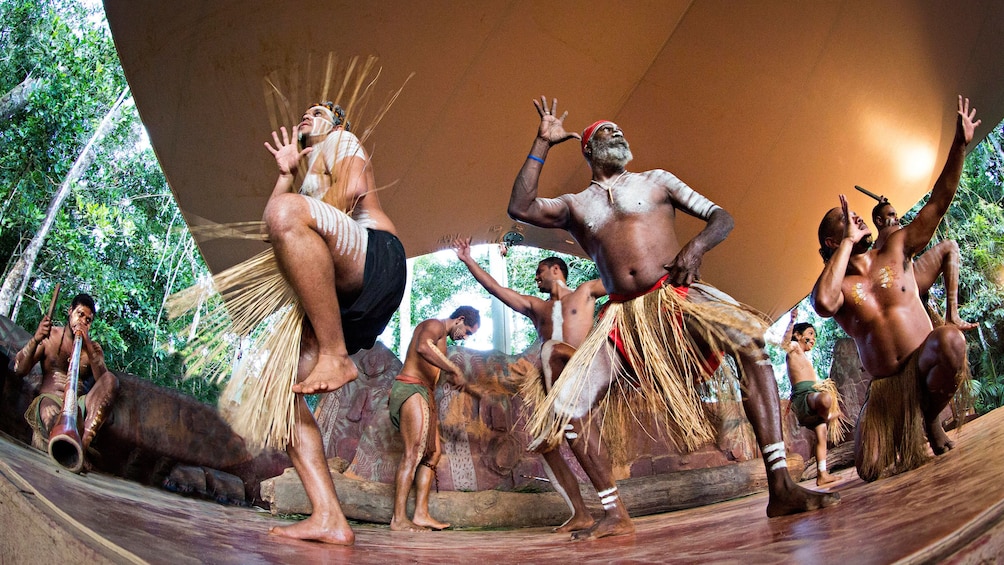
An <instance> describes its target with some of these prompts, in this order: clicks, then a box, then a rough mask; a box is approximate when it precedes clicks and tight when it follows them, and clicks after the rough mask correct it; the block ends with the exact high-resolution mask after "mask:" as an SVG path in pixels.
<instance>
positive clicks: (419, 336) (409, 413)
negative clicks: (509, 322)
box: [387, 306, 481, 532]
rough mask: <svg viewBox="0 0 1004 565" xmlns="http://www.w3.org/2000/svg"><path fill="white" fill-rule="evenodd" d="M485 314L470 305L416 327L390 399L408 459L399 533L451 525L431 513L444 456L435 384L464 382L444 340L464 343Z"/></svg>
mask: <svg viewBox="0 0 1004 565" xmlns="http://www.w3.org/2000/svg"><path fill="white" fill-rule="evenodd" d="M480 326H481V315H480V314H479V313H478V311H477V310H475V309H474V308H472V307H470V306H461V307H460V308H457V309H456V310H455V311H454V312H453V314H450V317H449V318H448V319H446V320H439V319H430V320H425V321H424V322H422V323H421V324H419V325H418V326H416V327H415V333H414V335H413V336H412V338H411V344H410V345H409V346H408V353H407V354H406V355H405V358H404V366H403V367H401V374H400V375H398V376H397V377H396V378H395V379H394V385H393V386H392V387H391V391H390V395H389V397H388V399H387V400H388V402H387V403H388V407H389V409H390V422H391V424H393V425H394V427H395V428H396V429H397V430H398V431H400V432H401V439H402V440H404V454H403V455H402V456H401V462H400V464H398V467H397V475H396V477H395V482H394V484H395V490H394V515H393V516H392V517H391V520H390V529H391V530H394V531H397V532H401V531H406V532H417V531H427V530H430V529H433V530H442V529H443V528H449V527H450V525H449V524H447V523H445V522H440V521H439V520H436V519H435V518H433V517H432V516H431V515H430V514H429V492H430V491H431V489H432V480H433V478H435V475H436V465H437V464H438V463H439V457H440V455H442V449H441V447H440V441H439V416H438V412H437V410H436V383H437V382H439V375H440V372H442V371H447V372H449V373H452V374H453V375H454V378H455V379H456V382H458V383H460V384H461V385H463V384H464V383H466V379H465V378H464V375H463V373H462V372H461V370H460V367H457V365H456V363H454V362H453V361H450V359H449V358H448V357H447V356H446V338H447V337H449V338H450V339H452V340H453V341H460V340H462V339H466V338H468V337H470V336H471V335H473V334H474V332H476V331H478V328H479V327H480ZM412 484H414V485H415V515H414V516H413V517H412V519H411V520H409V519H408V494H409V493H410V492H411V485H412Z"/></svg>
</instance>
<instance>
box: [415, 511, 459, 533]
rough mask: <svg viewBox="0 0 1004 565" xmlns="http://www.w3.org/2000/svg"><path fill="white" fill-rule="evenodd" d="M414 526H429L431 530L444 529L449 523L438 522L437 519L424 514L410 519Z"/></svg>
mask: <svg viewBox="0 0 1004 565" xmlns="http://www.w3.org/2000/svg"><path fill="white" fill-rule="evenodd" d="M411 521H412V522H413V523H414V524H415V525H416V526H421V527H423V528H430V529H433V530H445V529H446V528H449V527H450V525H449V524H447V523H446V522H440V521H439V520H437V519H435V518H433V517H432V516H429V515H428V514H426V515H425V516H415V517H414V518H412V520H411Z"/></svg>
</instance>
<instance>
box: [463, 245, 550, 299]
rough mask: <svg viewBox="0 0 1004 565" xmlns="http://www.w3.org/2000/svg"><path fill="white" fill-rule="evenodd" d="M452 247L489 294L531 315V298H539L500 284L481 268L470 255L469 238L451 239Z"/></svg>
mask: <svg viewBox="0 0 1004 565" xmlns="http://www.w3.org/2000/svg"><path fill="white" fill-rule="evenodd" d="M453 249H454V250H455V251H456V252H457V259H460V262H461V263H463V264H464V265H466V266H467V270H468V271H470V272H471V274H472V275H474V279H475V280H477V281H478V284H480V285H481V286H483V287H484V289H485V290H487V291H488V293H489V294H491V295H492V296H494V297H495V298H498V299H499V300H501V301H502V303H503V304H505V305H506V306H508V307H510V308H512V309H513V310H515V311H517V312H519V313H520V314H523V315H524V316H528V317H532V316H533V300H539V299H535V298H534V297H532V296H526V295H525V294H520V293H518V292H516V291H515V290H513V289H511V288H506V287H504V286H502V285H500V284H499V283H498V281H497V280H495V279H494V278H493V277H492V276H491V275H489V274H488V273H487V272H486V271H485V270H484V269H482V268H481V266H480V265H478V262H477V261H475V260H474V258H472V257H471V238H469V237H468V238H466V239H455V240H453Z"/></svg>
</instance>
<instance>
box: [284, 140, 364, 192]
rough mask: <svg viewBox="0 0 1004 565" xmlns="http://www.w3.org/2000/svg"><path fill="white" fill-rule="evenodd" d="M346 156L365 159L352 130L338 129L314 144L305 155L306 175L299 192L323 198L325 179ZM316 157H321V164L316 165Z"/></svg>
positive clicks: (326, 188) (328, 184) (326, 183)
mask: <svg viewBox="0 0 1004 565" xmlns="http://www.w3.org/2000/svg"><path fill="white" fill-rule="evenodd" d="M315 126H316V123H315ZM346 157H361V158H363V159H366V151H365V150H364V149H363V146H362V145H361V144H360V143H359V138H358V137H356V136H355V134H353V133H352V132H349V131H345V130H338V131H336V132H335V133H332V134H330V135H328V137H327V138H325V140H324V141H322V142H321V143H319V144H317V145H315V146H314V150H313V151H311V152H310V155H308V156H307V175H306V176H305V177H304V178H303V184H301V185H300V194H303V195H306V196H310V197H313V198H324V193H325V192H327V191H328V188H329V187H330V182H325V180H326V179H327V178H328V177H330V175H331V173H332V171H337V170H338V169H337V168H336V165H337V163H338V162H339V161H341V160H342V159H345V158H346ZM318 158H322V163H323V166H320V165H318V163H317V159H318ZM318 169H320V170H318Z"/></svg>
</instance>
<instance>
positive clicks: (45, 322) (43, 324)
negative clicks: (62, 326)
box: [33, 315, 52, 343]
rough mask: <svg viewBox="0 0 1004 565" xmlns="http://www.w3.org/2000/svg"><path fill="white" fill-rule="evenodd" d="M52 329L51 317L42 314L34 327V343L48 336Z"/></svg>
mask: <svg viewBox="0 0 1004 565" xmlns="http://www.w3.org/2000/svg"><path fill="white" fill-rule="evenodd" d="M51 331H52V319H51V318H49V316H48V315H46V316H42V320H41V321H40V322H39V323H38V328H36V329H35V335H34V336H33V337H34V338H35V343H41V341H42V340H43V339H45V338H47V337H49V332H51Z"/></svg>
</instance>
